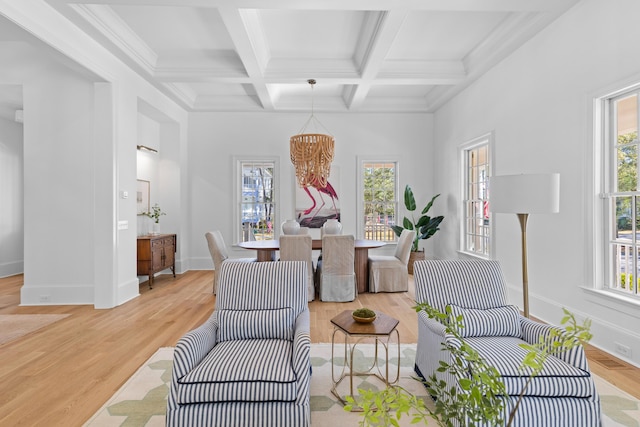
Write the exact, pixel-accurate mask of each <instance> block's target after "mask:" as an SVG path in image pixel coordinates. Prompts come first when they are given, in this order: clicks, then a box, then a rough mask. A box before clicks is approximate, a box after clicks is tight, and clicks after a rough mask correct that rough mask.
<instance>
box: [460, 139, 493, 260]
mask: <svg viewBox="0 0 640 427" xmlns="http://www.w3.org/2000/svg"><path fill="white" fill-rule="evenodd" d="M482 146H486V147H487V169H488V174H487V177H486V182H487V187H486V188H487V190H486V191H487V196H486V198H485V199H482V200H486V202H487V203H490V197H489V194H490V190H489V188H488V183H489V178H490V177H491V176H492V175H493V164H494V149H493V147H494V135H493V132H489V133H486V134H484V135H480V136H478V137H476V138H473V139H471V140H469V141H467V142H465V143H463V144H461V145H460V146H459V149H458V164H459V167H460V169H459V171H460V201H461V203H460V222H459V231H460V238H459V241H458V252H459V253H461V254H464V255H466V256H470V257H474V258H480V259H493V258H494V257H495V243H494V242H495V237H494V221H493V220H492V216H491V214H490V213H489V218H488V221H489V225H488V236H487V237H486V238H487V240H488V246H489V250H488V251H487V252H486V253H482V252H477V251H471V250H469V249H468V248H467V236H468V233H467V224H468V219H469V218H468V217H467V194H468V193H467V191H468V188H469V184H470V182H469V165H468V153H469V152H470V151H472V150H475V149H477V148H479V147H482Z"/></svg>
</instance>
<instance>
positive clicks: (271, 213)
mask: <svg viewBox="0 0 640 427" xmlns="http://www.w3.org/2000/svg"><path fill="white" fill-rule="evenodd" d="M237 167H238V172H237V176H238V178H239V185H238V191H239V194H238V198H237V200H238V214H237V224H238V225H237V227H238V228H237V230H238V236H239V238H238V241H240V242H246V241H248V240H272V239H274V235H275V228H276V226H275V224H276V223H277V221H276V212H275V186H276V184H277V182H276V179H275V173H276V162H275V160H238V161H237Z"/></svg>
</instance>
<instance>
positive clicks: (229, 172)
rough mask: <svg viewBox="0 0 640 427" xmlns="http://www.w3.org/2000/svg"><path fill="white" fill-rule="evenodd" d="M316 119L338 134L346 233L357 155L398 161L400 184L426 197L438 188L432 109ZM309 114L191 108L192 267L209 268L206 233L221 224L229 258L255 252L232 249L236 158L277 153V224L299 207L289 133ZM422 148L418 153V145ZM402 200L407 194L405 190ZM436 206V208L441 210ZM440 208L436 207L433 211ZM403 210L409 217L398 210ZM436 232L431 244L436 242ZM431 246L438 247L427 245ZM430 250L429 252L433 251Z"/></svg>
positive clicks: (351, 224) (352, 223) (352, 226)
mask: <svg viewBox="0 0 640 427" xmlns="http://www.w3.org/2000/svg"><path fill="white" fill-rule="evenodd" d="M317 116H318V117H319V119H320V120H321V121H322V123H323V124H324V125H325V126H326V127H327V129H328V130H329V131H330V132H331V133H332V134H333V136H334V137H335V138H336V147H335V156H334V161H333V164H334V165H336V166H338V167H339V168H340V183H339V184H340V189H341V190H340V191H341V193H340V194H339V197H340V209H341V217H342V221H341V222H342V224H343V233H348V234H355V233H356V204H357V203H358V199H357V198H356V182H357V179H356V176H357V175H356V174H357V170H356V157H357V156H365V157H366V156H371V155H373V156H385V155H388V156H389V157H391V158H396V159H398V161H399V165H400V166H399V180H400V189H401V191H402V189H403V188H404V185H405V184H407V183H408V184H411V186H412V187H413V189H414V191H415V193H416V197H417V198H419V199H422V200H426V198H427V196H428V195H431V194H432V193H434V192H436V191H439V190H436V189H435V186H434V183H433V180H432V175H431V173H430V166H431V161H430V153H431V151H432V147H433V140H432V135H433V126H432V120H433V118H432V116H431V115H427V114H323V113H317ZM307 118H308V115H306V114H284V113H282V114H277V113H244V114H243V113H193V114H191V115H190V118H189V163H188V169H187V170H188V173H189V183H188V188H189V190H190V194H189V196H190V199H191V203H190V222H191V232H190V236H191V239H192V246H191V247H190V250H189V253H190V255H191V259H190V263H191V268H193V269H208V268H212V267H213V264H212V262H211V257H210V255H209V252H208V249H207V245H206V241H205V238H204V233H205V232H207V231H210V230H214V229H219V230H220V231H221V232H222V235H223V237H224V239H225V242H226V243H227V246H229V247H230V248H229V249H230V256H231V257H246V256H250V253H249V252H248V251H246V250H244V249H241V248H237V247H236V248H233V247H231V246H232V244H233V243H234V233H233V230H232V228H233V226H234V222H233V217H232V211H233V203H234V198H233V182H234V179H233V171H234V167H233V161H232V159H233V156H236V155H242V156H248V155H255V156H261V157H262V156H278V157H279V161H280V168H281V173H280V177H281V181H282V182H281V184H280V189H281V192H280V198H279V200H277V201H276V203H277V205H278V206H277V209H279V212H280V219H276V221H275V222H276V224H277V226H278V227H279V225H280V223H281V222H282V221H284V220H285V219H287V218H292V217H293V215H294V212H295V206H294V204H295V199H294V190H295V173H294V170H293V165H292V164H291V161H290V159H289V137H290V136H291V135H294V134H295V133H297V132H298V130H299V129H300V126H302V124H304V122H305V120H306V119H307ZM421 146H422V147H425V148H424V149H420V150H416V147H421ZM400 200H401V201H400V203H401V205H402V195H400ZM437 208H439V207H437ZM434 211H435V209H434ZM400 214H401V215H404V214H405V211H404V209H401V212H400ZM437 240H438V239H437V235H436V237H434V238H433V239H431V240H429V243H428V245H435V244H437ZM427 247H428V248H432V247H433V246H427ZM428 250H431V249H428Z"/></svg>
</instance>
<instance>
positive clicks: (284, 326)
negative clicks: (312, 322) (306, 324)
mask: <svg viewBox="0 0 640 427" xmlns="http://www.w3.org/2000/svg"><path fill="white" fill-rule="evenodd" d="M294 322H295V318H294V312H293V309H292V308H278V309H267V310H218V341H230V340H250V339H281V340H289V341H291V340H292V339H293V329H294Z"/></svg>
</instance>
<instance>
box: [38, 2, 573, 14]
mask: <svg viewBox="0 0 640 427" xmlns="http://www.w3.org/2000/svg"><path fill="white" fill-rule="evenodd" d="M48 1H49V2H51V3H61V2H64V3H67V4H74V3H75V4H105V5H123V6H133V5H135V6H177V7H201V8H220V9H222V8H228V7H231V6H233V7H234V8H236V9H288V10H394V9H395V10H402V9H405V10H408V9H411V10H423V11H477V12H480V11H487V12H518V11H537V12H547V11H553V10H557V8H558V4H559V3H561V4H563V5H564V4H566V5H569V4H575V3H577V2H578V1H579V0H322V1H318V0H269V1H268V2H267V1H264V0H233V1H230V0H48Z"/></svg>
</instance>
